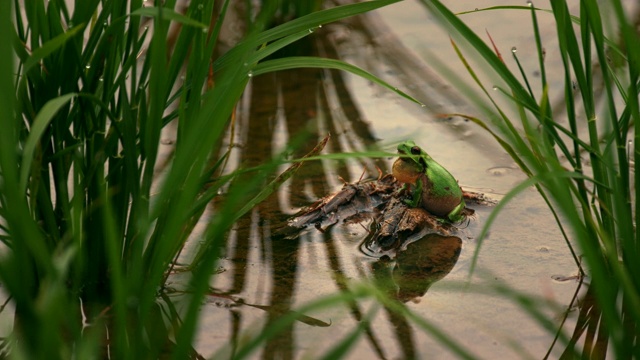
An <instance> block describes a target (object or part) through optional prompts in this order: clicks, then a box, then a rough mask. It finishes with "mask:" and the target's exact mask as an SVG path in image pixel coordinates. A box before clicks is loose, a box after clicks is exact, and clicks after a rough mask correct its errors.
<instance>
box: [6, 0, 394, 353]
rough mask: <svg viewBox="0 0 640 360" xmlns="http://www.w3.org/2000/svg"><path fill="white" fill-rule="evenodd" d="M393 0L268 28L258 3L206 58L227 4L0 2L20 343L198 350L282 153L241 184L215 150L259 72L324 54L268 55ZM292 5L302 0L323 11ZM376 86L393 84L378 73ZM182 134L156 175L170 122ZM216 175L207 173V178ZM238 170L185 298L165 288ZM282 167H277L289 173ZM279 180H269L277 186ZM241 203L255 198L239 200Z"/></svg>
mask: <svg viewBox="0 0 640 360" xmlns="http://www.w3.org/2000/svg"><path fill="white" fill-rule="evenodd" d="M396 1H397V0H380V1H371V2H366V3H361V4H353V5H345V6H339V7H335V8H330V9H327V10H323V11H314V12H312V13H310V14H308V15H305V16H301V17H298V18H296V19H293V20H290V21H287V22H284V23H282V24H281V25H278V26H275V27H273V28H268V27H267V25H268V24H270V23H271V22H270V19H272V18H273V17H274V14H276V12H277V9H276V8H270V7H268V6H265V7H264V9H262V11H261V12H260V13H259V14H258V15H257V16H256V17H255V19H252V22H251V26H250V27H249V30H248V32H247V34H246V35H245V36H244V38H243V39H242V41H241V42H239V43H238V44H237V45H235V46H234V47H233V48H232V49H231V50H229V51H228V52H226V53H225V54H223V55H221V56H219V57H214V56H213V54H215V53H216V52H215V51H214V50H215V49H216V43H217V40H218V37H219V34H220V29H221V27H222V26H223V25H222V24H223V19H224V15H225V11H226V9H227V6H228V5H229V2H228V1H226V2H223V3H221V4H216V5H220V6H217V7H215V6H214V2H212V1H204V0H195V1H191V2H189V6H188V8H187V9H186V11H185V12H184V13H178V12H176V11H174V10H173V9H174V7H175V6H176V1H171V0H169V1H166V2H164V3H163V4H162V6H151V4H149V3H147V2H146V1H142V0H131V1H118V0H103V1H99V0H93V1H84V0H83V1H76V2H75V3H74V4H73V5H74V6H73V10H71V9H70V8H68V7H67V2H64V1H57V0H52V1H48V2H39V1H34V2H32V1H26V2H21V1H17V0H16V1H15V2H14V3H13V4H11V2H10V1H2V2H0V31H1V32H2V33H3V34H5V35H6V37H7V38H10V40H11V41H3V42H0V51H1V52H2V53H3V54H11V56H7V55H4V56H2V57H0V90H1V92H2V94H3V96H1V97H0V113H2V114H3V116H2V117H0V128H1V129H2V131H0V179H1V180H0V218H1V221H0V226H1V228H0V229H1V230H2V231H1V233H0V236H1V238H0V239H1V241H2V243H3V245H4V249H3V255H2V257H1V258H0V281H1V282H2V285H3V289H4V292H5V294H6V295H7V296H10V298H11V303H12V304H13V306H14V307H15V322H14V332H13V334H12V335H11V336H10V337H9V338H7V339H6V342H7V345H9V346H8V347H7V348H6V349H8V352H9V353H10V355H12V356H15V357H26V358H49V359H51V358H65V359H66V358H72V357H75V358H89V357H101V356H106V354H107V352H108V354H109V356H110V357H111V358H118V359H128V358H132V359H133V358H135V359H139V358H157V357H159V356H160V355H163V356H170V357H172V358H179V359H182V358H185V357H194V356H195V353H194V350H193V349H192V348H191V343H192V341H193V338H194V333H195V330H196V325H197V322H198V315H199V309H200V306H201V302H202V299H203V297H204V294H205V291H206V289H207V287H208V282H209V278H210V277H211V273H212V269H213V264H214V263H215V261H216V257H217V256H216V255H217V251H218V249H219V247H220V244H222V242H223V241H224V234H225V232H226V231H227V230H228V229H229V227H230V226H231V225H232V224H233V222H234V221H235V220H236V219H237V218H238V217H239V216H241V215H242V214H243V213H245V212H247V211H248V210H249V209H250V208H251V205H252V204H256V203H257V202H258V201H260V200H261V199H263V198H264V197H265V195H266V194H265V191H264V190H263V191H262V192H260V191H259V188H260V187H261V186H263V183H264V181H265V179H266V178H267V176H268V174H270V173H272V172H273V171H275V169H276V166H277V165H278V161H277V159H276V161H274V163H273V164H265V165H264V166H262V167H261V168H260V169H253V170H252V169H244V170H243V171H254V172H255V173H256V174H257V176H255V177H253V179H252V180H251V181H245V182H243V183H238V182H237V181H235V179H237V175H238V173H232V174H230V175H225V176H222V175H221V173H222V169H221V166H222V165H221V164H223V163H224V162H223V159H224V156H225V155H223V156H222V158H218V154H219V152H218V149H219V148H220V144H221V137H222V134H223V132H224V131H225V129H226V127H227V124H228V122H229V119H230V118H231V116H232V112H233V109H234V106H235V104H236V103H237V102H238V99H239V98H240V96H241V94H242V92H243V91H244V88H245V86H246V84H247V83H248V81H249V79H250V77H251V76H254V75H258V74H262V73H265V72H269V71H276V70H281V69H287V68H292V67H300V66H313V67H318V66H321V67H332V68H341V69H345V70H348V71H353V72H356V73H358V74H360V75H363V76H366V77H368V78H370V79H372V80H374V81H378V82H380V81H379V80H377V79H375V78H373V77H372V76H371V75H369V74H367V73H364V72H362V71H360V70H358V69H356V68H354V67H351V66H349V65H347V64H343V63H339V62H336V61H330V60H325V59H318V58H297V59H291V60H287V59H281V60H265V59H266V58H267V57H268V56H269V55H271V54H273V53H274V52H276V51H278V50H279V49H282V48H283V47H285V46H287V45H289V44H291V43H294V42H295V41H296V40H298V39H300V38H302V37H304V36H307V35H308V34H310V33H312V32H313V30H314V29H315V28H317V27H318V26H321V25H322V24H324V23H327V22H331V21H335V20H338V19H341V18H344V17H348V16H352V15H355V14H358V13H362V12H366V11H370V10H373V9H376V8H379V7H381V6H385V5H388V4H391V3H393V2H396ZM301 7H302V6H301V5H300V6H298V11H301V12H303V13H308V12H310V11H311V10H313V9H308V8H306V7H302V8H301ZM380 83H381V84H382V85H384V86H386V87H388V88H391V86H389V85H388V84H386V83H382V82H380ZM172 122H175V123H177V139H176V141H175V145H174V146H175V149H174V152H173V154H172V156H171V157H170V161H169V162H168V164H169V165H168V166H166V167H165V168H164V170H162V172H161V174H158V172H157V170H158V169H159V164H158V161H159V146H160V140H161V137H162V130H163V128H165V126H167V124H170V123H172ZM212 179H213V181H212ZM230 181H235V183H234V186H231V187H229V190H228V191H227V193H226V194H225V197H224V200H223V202H222V204H223V205H222V206H220V207H219V208H218V209H216V213H215V216H213V218H212V220H211V222H210V223H209V224H208V226H207V227H206V230H204V232H203V233H202V234H198V235H196V236H198V237H200V238H201V240H202V241H201V244H202V245H201V247H200V250H199V251H200V253H199V256H197V257H196V258H195V259H196V260H194V262H193V263H191V264H189V265H190V266H189V269H190V270H191V273H190V274H191V276H190V280H189V282H190V283H189V286H190V294H191V296H190V299H189V303H188V305H187V307H186V308H185V310H184V311H177V310H176V309H175V308H174V307H173V306H172V305H171V304H170V302H163V301H162V298H163V296H162V294H163V292H162V289H163V287H164V286H165V284H166V281H167V277H168V272H169V269H170V267H171V264H172V263H173V262H174V261H175V259H176V258H177V256H178V255H179V253H180V251H181V249H182V248H183V247H184V246H185V243H186V241H187V240H188V239H189V238H190V237H192V236H194V227H195V224H196V222H197V220H198V219H199V217H200V215H201V214H202V213H203V211H204V210H205V208H206V206H207V204H208V203H209V201H210V200H211V199H213V198H214V197H216V196H219V195H218V194H219V193H220V191H221V189H223V187H224V186H225V185H226V184H227V183H228V182H230ZM280 181H283V180H282V178H280ZM275 186H277V183H275V184H272V186H269V187H267V190H266V191H273V189H275ZM247 204H248V205H247Z"/></svg>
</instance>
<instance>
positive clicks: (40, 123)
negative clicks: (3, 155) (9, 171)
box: [19, 93, 77, 193]
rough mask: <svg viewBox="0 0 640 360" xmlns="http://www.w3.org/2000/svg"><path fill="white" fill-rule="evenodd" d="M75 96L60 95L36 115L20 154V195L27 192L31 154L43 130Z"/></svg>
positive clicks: (73, 94)
mask: <svg viewBox="0 0 640 360" xmlns="http://www.w3.org/2000/svg"><path fill="white" fill-rule="evenodd" d="M76 95H77V94H75V93H71V94H66V95H62V96H60V97H57V98H55V99H51V100H49V101H48V102H47V103H46V104H44V106H43V107H42V109H41V110H40V112H39V113H38V115H36V119H35V120H34V122H33V126H32V127H31V131H30V132H29V137H27V141H26V143H25V145H24V151H23V154H22V164H21V166H20V183H19V184H20V187H19V189H20V193H24V192H26V191H27V180H28V178H29V172H30V170H31V163H32V162H33V153H34V152H35V149H36V146H37V145H38V142H39V141H40V138H41V137H42V134H44V132H45V130H46V129H47V127H48V126H49V123H50V122H51V120H52V119H53V117H54V116H55V115H56V114H57V113H58V110H60V108H61V107H62V106H64V105H65V104H66V103H67V102H69V100H71V98H73V97H74V96H76Z"/></svg>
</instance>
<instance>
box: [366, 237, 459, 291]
mask: <svg viewBox="0 0 640 360" xmlns="http://www.w3.org/2000/svg"><path fill="white" fill-rule="evenodd" d="M461 249H462V240H460V238H459V237H456V236H444V235H440V234H437V233H431V234H428V235H426V236H424V237H423V238H421V239H419V240H417V241H414V242H411V243H408V244H406V245H405V246H403V247H402V248H401V249H399V250H398V252H397V253H396V257H395V260H393V261H391V260H390V259H389V257H387V256H384V257H383V258H381V260H379V261H377V262H375V263H374V264H373V271H374V276H375V278H376V280H377V282H378V284H379V286H380V287H381V288H382V290H383V291H385V292H386V293H387V294H388V295H389V296H391V297H392V298H395V299H397V300H399V301H401V302H407V301H410V300H418V299H419V298H421V297H422V296H424V294H426V293H427V291H428V290H429V288H430V287H431V285H433V284H434V283H435V282H437V281H439V280H441V279H442V278H444V277H445V276H446V275H447V274H449V272H451V270H452V269H453V267H454V266H455V264H456V262H457V261H458V257H459V256H460V252H461ZM391 264H393V265H391Z"/></svg>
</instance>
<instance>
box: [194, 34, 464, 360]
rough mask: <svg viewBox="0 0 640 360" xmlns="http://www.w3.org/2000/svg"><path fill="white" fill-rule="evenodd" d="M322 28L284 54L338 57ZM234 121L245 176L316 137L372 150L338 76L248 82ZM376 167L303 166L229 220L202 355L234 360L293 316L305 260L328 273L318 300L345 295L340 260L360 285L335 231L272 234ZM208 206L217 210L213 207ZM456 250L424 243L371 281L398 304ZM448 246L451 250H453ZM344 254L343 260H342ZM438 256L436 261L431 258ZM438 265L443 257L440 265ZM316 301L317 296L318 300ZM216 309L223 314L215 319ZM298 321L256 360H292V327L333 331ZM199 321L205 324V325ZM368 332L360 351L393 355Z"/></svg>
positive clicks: (334, 148) (300, 72)
mask: <svg viewBox="0 0 640 360" xmlns="http://www.w3.org/2000/svg"><path fill="white" fill-rule="evenodd" d="M328 28H330V26H326V27H324V28H323V29H322V30H321V31H317V32H316V34H314V36H312V37H308V38H306V39H303V40H302V41H301V42H299V43H297V44H296V47H295V48H288V49H286V51H287V52H288V54H287V55H312V56H322V57H328V58H337V52H336V48H335V44H334V43H332V42H331V41H330V40H329V37H327V36H326V34H324V36H323V32H324V31H327V29H328ZM276 56H277V54H276ZM236 119H237V120H236V124H235V125H236V127H235V130H234V131H230V132H229V133H230V137H229V143H230V144H232V145H233V147H232V149H233V151H232V153H231V161H230V164H236V165H241V166H242V167H245V168H248V167H253V166H258V165H261V164H264V163H268V162H269V161H270V160H271V158H272V156H273V155H274V154H277V153H279V152H281V151H282V149H283V148H285V144H288V143H295V142H298V143H300V144H301V146H299V147H297V148H296V149H295V150H294V152H293V153H292V154H291V157H292V158H298V157H301V156H302V155H304V154H306V153H308V152H309V151H310V150H311V149H312V148H313V147H314V146H315V144H316V143H317V140H316V139H321V138H323V137H324V136H325V135H326V134H327V133H331V134H332V141H331V142H330V143H329V144H328V145H327V149H326V150H327V152H330V153H343V152H354V151H366V150H375V149H376V139H375V137H374V135H373V133H372V131H371V129H370V127H369V124H368V123H367V122H366V121H364V119H362V116H361V115H360V113H359V112H358V109H357V106H356V104H355V103H354V101H353V99H352V96H351V94H350V93H349V90H348V89H347V87H346V84H345V80H344V78H343V76H342V74H341V73H340V72H338V71H332V70H323V69H297V70H291V71H281V72H277V73H272V74H265V75H261V76H257V77H254V78H252V80H251V82H250V85H249V88H248V91H247V92H246V93H245V96H244V99H243V100H242V101H241V103H240V104H239V106H238V109H237V117H236ZM300 139H307V141H301V140H300ZM378 168H380V169H383V171H384V172H388V171H386V170H385V169H387V170H388V164H387V163H386V162H385V161H384V159H350V160H332V161H330V162H326V163H324V162H320V161H313V162H308V163H305V165H304V166H302V167H301V168H300V169H299V170H298V172H297V173H296V174H295V175H294V176H293V177H292V178H291V179H290V180H289V181H288V183H287V184H286V187H283V190H281V192H280V193H274V194H273V195H272V196H270V197H269V198H267V199H266V200H265V201H264V202H262V203H260V204H259V205H257V206H256V207H255V208H254V209H253V210H252V211H251V212H250V213H249V214H247V215H246V216H245V217H243V218H242V219H240V220H239V221H238V222H237V224H236V225H235V227H234V228H233V230H232V231H231V232H230V234H229V235H228V241H227V245H226V248H225V249H223V250H222V252H221V253H222V259H221V261H220V266H222V267H223V273H222V274H220V275H218V276H217V277H215V278H214V279H213V280H212V281H213V283H212V291H211V293H210V298H211V299H216V300H215V301H220V302H224V303H225V304H226V306H223V307H218V308H214V309H213V310H215V311H216V312H217V313H216V314H215V315H213V318H215V319H216V320H220V319H222V320H221V321H226V322H228V325H219V324H217V325H216V331H214V332H212V333H206V334H203V336H202V337H203V339H204V340H203V343H204V344H205V347H206V348H208V349H219V348H220V347H223V346H226V347H227V348H229V352H230V354H235V353H236V351H237V350H236V349H237V346H238V343H239V342H241V341H240V340H239V339H241V338H242V334H243V332H246V331H251V332H252V333H255V332H257V331H258V330H259V329H260V328H261V329H263V330H264V329H269V327H270V326H271V325H272V324H273V323H274V322H275V321H277V319H278V318H280V317H281V316H282V315H283V314H290V313H291V312H292V308H294V306H297V305H299V301H300V297H301V294H300V292H301V291H304V290H301V287H304V288H305V289H309V288H313V285H310V284H308V283H301V281H300V278H301V277H303V276H308V274H305V272H308V271H309V261H310V262H312V263H314V266H315V267H316V268H322V269H326V271H327V272H330V273H331V274H332V275H331V279H332V281H333V287H334V288H333V289H323V290H326V291H325V292H324V293H326V292H327V291H331V292H333V291H335V290H336V289H337V290H338V291H340V292H344V293H349V292H350V284H349V280H348V279H350V278H351V277H353V266H352V265H351V264H348V263H346V262H345V259H346V260H349V259H351V258H353V259H355V260H354V261H355V262H361V263H362V265H356V268H357V269H359V270H357V271H360V272H361V276H360V277H361V278H363V279H364V278H366V277H367V275H366V272H369V270H367V269H366V265H364V264H366V261H368V260H367V259H366V256H363V255H362V254H361V253H359V252H358V244H357V242H353V246H352V247H351V248H345V246H344V244H345V243H349V241H346V240H344V237H345V236H347V235H349V233H348V232H347V233H343V232H341V230H343V229H336V228H339V226H337V225H336V226H335V227H333V228H331V229H329V231H325V232H323V233H321V232H319V231H316V230H315V229H311V230H310V231H307V235H309V233H313V234H312V235H309V236H307V235H304V236H300V237H291V236H287V237H284V236H278V235H276V234H277V233H278V230H279V229H281V228H283V227H284V226H285V225H286V220H287V218H288V217H289V216H290V214H292V213H293V212H294V211H295V210H296V209H299V208H300V207H303V206H308V205H310V204H311V203H312V202H313V201H315V200H317V199H319V198H321V197H323V196H324V195H326V194H329V193H331V192H333V191H335V189H336V187H337V186H339V185H340V184H341V180H340V178H342V179H344V180H345V181H349V182H353V181H356V180H358V178H360V177H361V176H362V175H363V174H362V172H363V171H364V172H365V174H364V178H372V177H373V178H376V177H378ZM215 206H219V205H218V204H213V207H214V208H215ZM362 238H364V236H363V237H362ZM362 238H360V239H362ZM453 239H457V242H456V241H455V240H453ZM460 244H461V242H460V239H458V238H454V237H444V236H439V235H435V234H432V235H429V236H426V237H425V238H423V239H421V240H419V241H415V242H413V243H412V244H410V245H408V247H407V250H405V251H401V252H400V253H398V255H397V258H396V260H395V263H392V262H389V261H385V260H380V261H378V262H376V263H375V264H374V265H373V280H374V281H375V282H376V283H377V284H379V285H380V286H381V289H383V291H384V292H387V293H389V295H392V296H391V298H392V299H395V300H394V301H397V302H400V303H403V302H406V301H408V300H411V299H414V298H416V297H419V296H422V295H424V294H425V293H426V291H427V290H428V288H429V286H430V285H431V284H433V283H434V282H435V281H437V280H439V279H441V278H442V277H443V276H444V275H446V273H447V272H449V271H450V270H451V268H452V267H453V264H455V261H456V260H457V257H458V255H459V253H460ZM456 246H457V250H455V249H454V248H455V247H456ZM345 251H351V253H352V254H345V253H344V252H345ZM438 251H441V252H442V253H441V254H436V252H438ZM310 252H313V255H311V258H312V260H308V261H303V260H302V259H301V258H302V257H304V256H307V255H308V254H309V253H310ZM415 253H422V255H421V256H417V254H415ZM445 258H448V259H449V260H448V263H447V261H445ZM391 265H393V266H394V268H392V267H390V266H391ZM382 279H388V280H389V281H381V280H382ZM384 284H388V285H384ZM386 286H388V287H386ZM325 287H326V285H325ZM318 294H319V295H322V292H319V293H318ZM302 297H303V298H306V299H308V298H309V296H302ZM348 309H349V310H348V311H349V313H348V316H349V319H347V320H348V321H346V322H345V320H344V319H343V322H345V323H346V324H352V323H354V322H355V323H359V322H360V321H361V320H362V319H363V318H365V316H364V314H365V313H367V312H368V310H367V307H366V305H365V304H360V303H357V302H355V301H352V302H350V303H349V304H348ZM224 311H226V312H228V315H226V316H225V315H221V314H220V312H224ZM256 311H257V312H256ZM387 313H388V314H389V317H388V321H389V325H390V326H391V328H392V331H393V332H394V333H395V334H396V337H397V338H398V339H399V342H400V344H401V351H402V353H403V355H404V357H406V358H412V357H415V354H416V351H415V349H414V346H415V344H414V343H413V340H412V339H413V337H412V335H411V332H412V330H411V326H410V324H409V323H408V322H407V320H406V319H405V318H403V317H402V316H400V315H398V314H397V313H394V312H393V311H390V310H388V311H387ZM256 314H257V315H256ZM301 315H302V316H301V317H299V318H298V320H299V321H298V322H296V323H294V324H291V325H290V326H288V327H287V328H285V329H284V330H283V331H281V332H280V333H279V334H278V336H274V337H270V338H269V339H268V340H266V343H265V345H264V347H263V348H262V358H265V359H270V358H283V359H290V358H294V357H298V356H299V354H300V349H299V348H300V347H301V345H300V343H302V342H304V341H305V340H306V341H308V340H307V339H302V338H301V336H300V335H299V334H300V333H301V328H302V329H305V328H316V329H317V328H322V327H325V326H327V325H329V327H328V329H327V331H329V332H332V333H333V332H334V331H335V330H329V329H335V328H336V326H338V324H336V323H334V322H333V319H332V318H333V316H335V315H330V317H331V319H327V318H323V317H320V316H313V315H310V314H301ZM202 321H203V322H207V321H208V319H203V320H202ZM374 321H380V319H376V320H374ZM330 324H331V325H330ZM333 324H335V325H333ZM340 326H343V327H344V326H345V325H344V324H343V325H340ZM347 326H349V325H347ZM376 332H377V330H375V331H374V328H373V327H372V326H371V325H370V324H369V323H368V322H367V324H365V326H364V339H365V340H364V342H366V345H365V347H366V348H368V349H369V350H370V351H371V353H372V354H374V355H375V357H377V358H381V359H383V358H389V357H395V355H393V354H391V356H390V354H389V353H391V352H392V351H393V350H389V349H386V346H385V343H386V341H385V340H384V338H383V337H381V336H380V335H379V334H378V335H377V334H376ZM322 337H323V338H329V339H331V342H332V343H337V342H338V341H340V340H341V339H340V338H337V337H335V336H332V335H331V334H329V333H326V334H325V335H324V336H322Z"/></svg>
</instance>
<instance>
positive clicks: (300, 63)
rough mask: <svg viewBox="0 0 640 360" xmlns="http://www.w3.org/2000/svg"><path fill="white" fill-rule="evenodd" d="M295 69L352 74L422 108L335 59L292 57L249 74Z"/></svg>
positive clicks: (374, 79) (258, 68)
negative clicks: (341, 71) (339, 71)
mask: <svg viewBox="0 0 640 360" xmlns="http://www.w3.org/2000/svg"><path fill="white" fill-rule="evenodd" d="M295 68H323V69H336V70H344V71H348V72H350V73H353V74H355V75H358V76H362V77H363V78H365V79H367V80H369V81H372V82H374V83H376V84H378V85H381V86H383V87H385V88H387V89H389V90H391V91H393V92H395V93H397V94H398V95H400V96H402V97H403V98H405V99H408V100H410V101H413V102H414V103H416V104H419V105H421V106H424V104H423V103H421V102H420V101H419V100H417V99H415V98H414V97H412V96H410V95H408V94H406V93H404V92H402V91H400V90H398V88H397V87H394V86H392V85H390V84H389V83H387V82H385V81H384V80H382V79H380V78H378V77H377V76H375V75H373V74H371V73H369V72H367V71H365V70H363V69H361V68H359V67H357V66H355V65H351V64H348V63H346V62H344V61H340V60H335V59H324V58H317V57H307V56H292V57H287V58H283V59H275V60H268V61H265V62H262V63H259V64H258V65H257V66H256V67H255V68H254V69H253V71H252V72H251V75H252V76H256V75H261V74H265V73H268V72H272V71H279V70H287V69H295Z"/></svg>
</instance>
